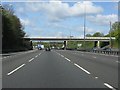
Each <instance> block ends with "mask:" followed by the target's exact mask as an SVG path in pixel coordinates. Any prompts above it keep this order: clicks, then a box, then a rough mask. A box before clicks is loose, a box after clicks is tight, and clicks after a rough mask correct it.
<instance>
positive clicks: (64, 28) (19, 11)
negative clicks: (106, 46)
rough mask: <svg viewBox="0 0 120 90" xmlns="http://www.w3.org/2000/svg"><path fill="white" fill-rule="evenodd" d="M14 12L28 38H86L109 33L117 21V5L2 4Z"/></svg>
mask: <svg viewBox="0 0 120 90" xmlns="http://www.w3.org/2000/svg"><path fill="white" fill-rule="evenodd" d="M2 4H3V5H5V4H8V5H9V6H11V7H12V8H13V9H14V12H15V13H14V14H15V15H17V16H18V17H19V19H20V21H21V23H22V25H23V26H24V27H25V29H24V31H25V32H26V35H28V36H29V37H69V36H73V37H83V35H84V20H85V16H86V20H85V22H86V23H85V26H86V27H85V31H86V34H94V33H95V32H101V33H103V34H104V35H106V34H108V33H109V30H110V22H111V23H114V22H116V21H118V8H117V7H118V2H114V1H113V2H108V1H107V2H102V1H99V2H92V1H79V0H77V1H74V2H69V1H67V2H63V1H60V0H54V1H51V0H48V1H47V2H45V1H37V2H35V1H32V2H29V1H26V2H25V1H19V2H9V1H7V2H4V1H3V2H2Z"/></svg>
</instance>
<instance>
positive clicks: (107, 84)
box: [104, 83, 116, 90]
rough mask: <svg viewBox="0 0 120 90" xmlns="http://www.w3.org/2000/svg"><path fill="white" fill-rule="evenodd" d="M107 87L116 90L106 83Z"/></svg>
mask: <svg viewBox="0 0 120 90" xmlns="http://www.w3.org/2000/svg"><path fill="white" fill-rule="evenodd" d="M104 85H105V86H107V87H108V88H110V89H112V90H116V89H115V88H113V87H112V86H111V85H109V84H107V83H104Z"/></svg>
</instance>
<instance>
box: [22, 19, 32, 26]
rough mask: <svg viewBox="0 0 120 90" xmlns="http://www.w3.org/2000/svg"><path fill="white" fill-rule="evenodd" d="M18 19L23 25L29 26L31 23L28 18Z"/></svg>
mask: <svg viewBox="0 0 120 90" xmlns="http://www.w3.org/2000/svg"><path fill="white" fill-rule="evenodd" d="M20 21H21V23H22V24H23V25H25V26H29V25H30V24H31V23H30V20H29V19H20Z"/></svg>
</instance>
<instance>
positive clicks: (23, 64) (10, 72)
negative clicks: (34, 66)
mask: <svg viewBox="0 0 120 90" xmlns="http://www.w3.org/2000/svg"><path fill="white" fill-rule="evenodd" d="M23 66H25V64H22V65H20V66H19V67H17V68H16V69H14V70H13V71H11V72H9V73H8V74H7V75H8V76H9V75H11V74H12V73H14V72H15V71H17V70H19V69H20V68H22V67H23Z"/></svg>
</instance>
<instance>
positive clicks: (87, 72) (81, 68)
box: [74, 63, 91, 74]
mask: <svg viewBox="0 0 120 90" xmlns="http://www.w3.org/2000/svg"><path fill="white" fill-rule="evenodd" d="M74 65H75V66H77V67H78V68H80V69H82V70H83V71H84V72H86V73H87V74H91V73H90V72H88V71H87V70H85V69H84V68H82V67H81V66H79V65H78V64H76V63H74Z"/></svg>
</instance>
